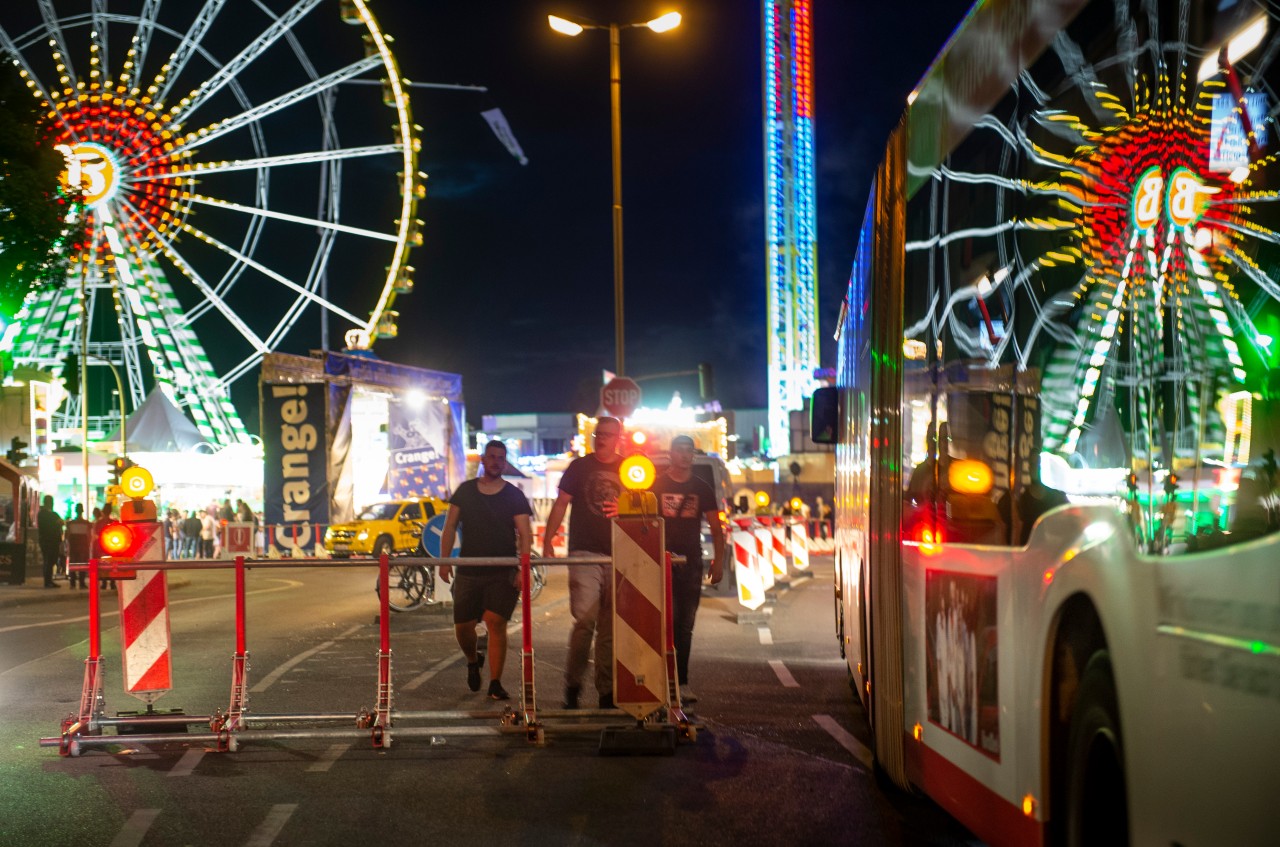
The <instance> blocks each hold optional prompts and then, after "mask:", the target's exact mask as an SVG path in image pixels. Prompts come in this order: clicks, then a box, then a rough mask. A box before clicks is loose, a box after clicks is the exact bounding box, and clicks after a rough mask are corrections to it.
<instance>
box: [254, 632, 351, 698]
mask: <svg viewBox="0 0 1280 847" xmlns="http://www.w3.org/2000/svg"><path fill="white" fill-rule="evenodd" d="M361 628H362V626H361V625H360V624H356V625H355V626H353V627H351V628H350V629H348V630H347V631H346V632H344V633H342V634H341V635H339V636H338V637H337V638H335V639H333V640H332V641H325V642H324V643H322V644H317V645H316V646H315V647H312V648H311V649H310V650H306V651H304V652H302V653H299V654H298V655H296V656H294V657H293V658H292V659H289V660H288V661H287V662H285V663H284V664H283V665H281V666H280V667H278V668H276V669H275V670H273V671H272V672H271V673H269V674H267V675H266V676H264V677H263V678H262V681H261V682H259V683H258V684H257V685H255V686H254V687H253V688H250V689H249V691H250V692H251V693H254V694H261V693H262V692H264V691H266V690H267V689H268V688H270V687H271V686H272V685H274V684H276V683H277V682H279V681H280V677H282V676H284V675H285V674H287V673H288V672H289V671H291V670H293V668H294V667H295V666H296V665H300V664H302V663H303V662H305V661H306V660H307V659H310V658H311V657H312V656H314V655H315V654H316V653H319V652H320V651H321V650H327V649H328V648H330V647H332V646H333V645H334V644H336V643H337V642H339V641H341V640H342V639H344V638H346V637H347V636H348V635H350V634H351V633H353V632H356V631H357V630H359V629H361Z"/></svg>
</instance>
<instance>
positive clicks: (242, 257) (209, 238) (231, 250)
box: [182, 223, 365, 326]
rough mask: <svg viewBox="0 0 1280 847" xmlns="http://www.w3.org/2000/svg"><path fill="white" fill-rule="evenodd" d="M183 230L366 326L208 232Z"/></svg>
mask: <svg viewBox="0 0 1280 847" xmlns="http://www.w3.org/2000/svg"><path fill="white" fill-rule="evenodd" d="M182 230H183V231H184V232H186V233H188V234H190V235H193V236H195V237H196V238H198V239H200V240H201V241H203V242H204V243H206V244H208V245H210V246H213V247H217V248H218V249H219V250H221V251H222V252H224V253H226V254H227V255H228V256H231V257H232V258H234V259H235V260H236V261H238V262H242V263H244V264H245V265H247V266H249V267H251V268H253V269H254V270H255V271H257V272H258V273H260V274H262V275H263V276H265V277H267V278H269V279H273V280H275V281H276V282H278V283H280V284H281V285H283V286H284V287H285V288H288V289H290V290H291V291H294V292H296V293H297V294H299V295H301V296H303V297H305V298H307V299H308V300H310V301H311V302H313V303H315V304H316V305H318V306H320V307H321V308H323V309H328V310H329V311H330V312H333V314H335V315H337V316H339V317H342V318H346V319H347V320H349V321H351V322H352V323H353V324H355V325H356V326H364V325H365V322H364V321H362V320H360V318H357V317H356V316H355V315H353V314H351V313H350V312H348V311H347V310H346V309H343V308H342V307H340V306H336V305H334V304H333V303H330V302H329V301H328V300H326V299H324V298H323V297H321V296H320V295H318V294H316V293H315V292H314V291H308V290H307V289H306V288H304V287H303V286H301V285H298V283H296V282H294V281H293V280H291V279H289V278H288V277H286V276H284V275H283V274H280V273H277V272H276V271H273V270H271V268H268V267H267V266H266V265H264V264H262V263H261V262H259V261H256V260H255V259H254V258H253V257H252V256H246V255H245V254H244V253H241V252H240V251H239V250H237V249H235V248H234V247H232V246H230V245H229V244H223V243H222V242H221V241H219V240H218V239H216V238H214V237H213V236H212V235H209V234H208V233H206V232H201V231H200V230H198V229H196V228H195V227H193V226H192V225H191V224H189V223H187V224H183V225H182Z"/></svg>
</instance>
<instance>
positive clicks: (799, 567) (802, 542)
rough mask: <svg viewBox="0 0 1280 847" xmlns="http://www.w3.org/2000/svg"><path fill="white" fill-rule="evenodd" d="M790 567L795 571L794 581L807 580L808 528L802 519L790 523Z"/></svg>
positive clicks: (809, 576)
mask: <svg viewBox="0 0 1280 847" xmlns="http://www.w3.org/2000/svg"><path fill="white" fill-rule="evenodd" d="M789 529H790V532H791V567H792V568H794V569H795V571H796V575H795V579H809V578H812V577H813V574H811V573H810V572H809V528H808V525H807V524H806V523H805V520H804V518H797V519H795V520H793V521H792V522H791V526H790V527H789Z"/></svg>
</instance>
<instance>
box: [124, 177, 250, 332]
mask: <svg viewBox="0 0 1280 847" xmlns="http://www.w3.org/2000/svg"><path fill="white" fill-rule="evenodd" d="M125 206H126V207H127V208H129V209H130V211H132V212H133V213H134V214H138V213H137V210H136V208H135V207H134V206H133V204H132V203H129V202H128V201H127V200H126V201H125ZM139 220H142V221H143V223H144V224H146V227H147V230H148V231H149V232H150V233H151V235H152V236H153V237H154V238H155V239H156V241H157V242H158V243H159V244H160V247H161V249H162V250H164V254H165V256H166V257H168V259H169V261H171V262H173V265H174V267H176V268H177V269H178V270H179V271H181V272H182V275H183V276H185V277H186V278H187V279H189V280H190V281H191V284H192V285H194V286H195V287H196V289H197V290H198V291H199V292H200V293H201V294H202V295H203V296H204V298H205V302H206V303H208V304H210V305H212V306H213V308H215V309H217V310H218V311H219V312H220V313H221V314H222V316H223V317H224V318H226V319H227V323H229V324H231V325H232V326H234V327H235V328H236V330H237V331H238V332H239V333H240V334H241V335H242V336H244V339H245V340H246V341H248V342H249V343H250V344H251V345H253V347H254V349H255V350H258V351H259V352H261V353H266V352H268V347H267V345H266V343H265V342H263V340H262V339H261V338H260V337H259V336H258V334H257V333H256V332H254V331H253V330H252V329H251V328H250V327H249V325H248V324H246V323H245V322H244V320H243V319H242V318H241V317H240V316H239V315H237V314H236V312H235V310H234V309H232V308H231V307H230V306H228V305H227V303H226V301H225V300H223V299H222V298H221V297H220V296H218V293H217V292H216V291H214V290H213V287H212V286H211V285H209V283H207V282H206V281H205V279H204V277H202V276H201V275H200V274H199V273H198V272H197V271H196V269H195V268H193V267H192V266H191V263H190V262H188V261H187V260H186V259H185V258H183V256H182V254H181V253H179V252H178V250H177V248H176V247H175V246H174V244H173V240H172V239H170V238H169V237H168V236H166V235H165V234H164V233H162V232H160V231H159V230H157V229H156V228H155V227H154V226H152V225H151V223H150V221H147V220H146V219H145V218H143V217H142V216H141V215H139Z"/></svg>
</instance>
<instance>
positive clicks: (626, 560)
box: [612, 518, 668, 720]
mask: <svg viewBox="0 0 1280 847" xmlns="http://www.w3.org/2000/svg"><path fill="white" fill-rule="evenodd" d="M662 523H663V522H662V520H661V519H660V518H619V519H618V520H616V521H614V522H613V586H612V591H613V702H614V704H615V705H616V706H617V707H618V708H619V709H622V710H623V711H624V712H627V713H628V714H630V715H631V716H632V717H634V718H635V719H636V720H644V719H645V718H646V717H648V716H649V715H650V714H652V713H653V712H655V711H657V710H658V709H659V708H660V707H662V706H663V705H665V704H666V702H667V696H668V691H667V668H666V656H665V652H666V651H665V644H664V641H665V640H666V639H665V638H664V636H665V634H666V633H665V631H664V630H665V627H664V626H663V621H664V620H665V618H666V616H667V602H666V588H665V583H664V581H663V575H662V574H663V568H662V562H663V557H664V550H665V539H664V538H663V525H662Z"/></svg>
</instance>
